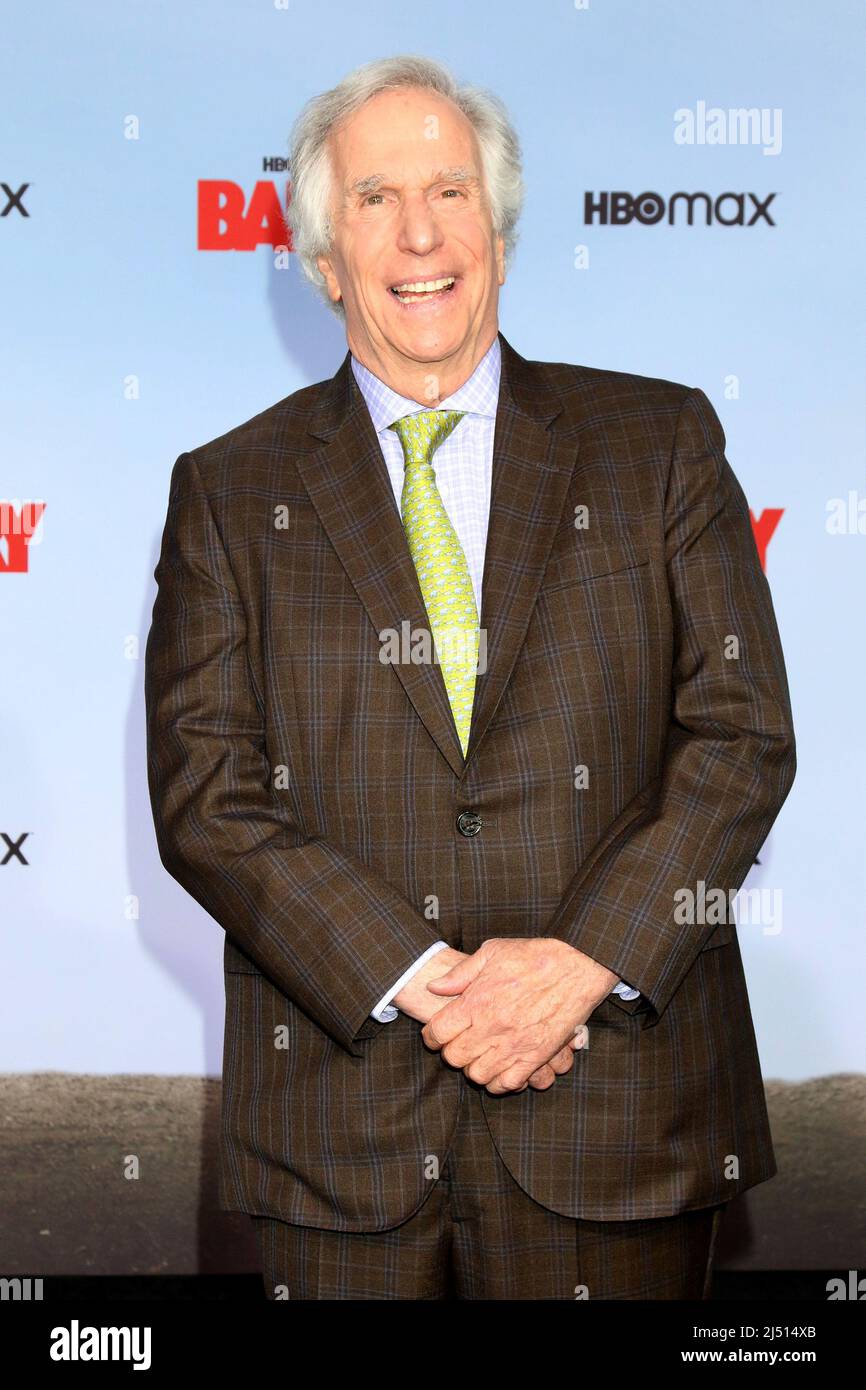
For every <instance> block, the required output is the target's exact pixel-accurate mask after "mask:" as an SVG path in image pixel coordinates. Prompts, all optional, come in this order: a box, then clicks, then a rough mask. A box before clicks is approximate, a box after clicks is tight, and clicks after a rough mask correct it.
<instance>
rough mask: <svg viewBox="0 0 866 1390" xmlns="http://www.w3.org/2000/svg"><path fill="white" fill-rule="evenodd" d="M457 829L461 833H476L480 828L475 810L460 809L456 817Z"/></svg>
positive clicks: (479, 819)
mask: <svg viewBox="0 0 866 1390" xmlns="http://www.w3.org/2000/svg"><path fill="white" fill-rule="evenodd" d="M457 829H458V830H459V831H460V834H461V835H477V834H478V832H479V830H480V829H481V817H480V816H479V814H478V812H477V811H461V812H460V815H459V816H458V817H457Z"/></svg>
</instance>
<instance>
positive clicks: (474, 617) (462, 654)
mask: <svg viewBox="0 0 866 1390" xmlns="http://www.w3.org/2000/svg"><path fill="white" fill-rule="evenodd" d="M464 414H465V411H462V410H425V411H422V412H421V413H420V414H418V415H404V417H403V419H402V420H395V421H394V423H393V425H389V426H388V428H389V429H392V430H394V432H395V433H396V434H397V436H398V438H399V440H400V443H401V444H402V445H403V457H404V459H405V463H406V473H405V476H404V478H403V495H402V497H401V499H400V512H401V515H402V517H403V527H404V530H405V532H406V539H407V540H408V542H409V552H410V554H411V556H412V560H413V563H414V565H415V570H416V572H417V575H418V583H419V584H420V586H421V593H422V595H423V598H424V604H425V607H426V609H427V617H428V619H429V621H430V631H431V634H432V637H433V642H434V644H435V648H436V655H437V658H438V661H439V665H440V666H441V668H442V677H443V679H444V681H445V689H446V690H447V691H448V699H449V701H450V702H451V711H452V714H453V715H454V723H455V725H456V727H457V734H458V737H459V739H460V746H461V747H462V749H463V756H464V757H465V756H466V749H467V747H468V744H469V725H470V723H471V720H472V701H473V698H474V695H475V672H476V670H477V666H478V640H479V625H478V610H477V608H476V605H475V594H474V592H473V589H472V579H471V576H470V574H469V566H468V565H467V563H466V556H465V555H464V553H463V547H462V545H461V544H460V541H459V540H458V538H457V532H456V531H455V530H454V527H453V526H452V525H451V522H450V520H449V517H448V513H447V512H446V510H445V506H444V503H443V501H442V498H441V497H440V495H439V489H438V487H437V486H436V475H435V473H434V472H433V464H432V462H431V460H432V458H433V455H434V453H435V452H436V450H437V449H438V447H439V445H440V444H441V443H442V442H443V441H444V440H445V439H447V438H448V435H449V434H450V433H451V431H452V430H453V429H454V426H455V425H456V424H457V423H458V421H459V420H462V418H463V416H464Z"/></svg>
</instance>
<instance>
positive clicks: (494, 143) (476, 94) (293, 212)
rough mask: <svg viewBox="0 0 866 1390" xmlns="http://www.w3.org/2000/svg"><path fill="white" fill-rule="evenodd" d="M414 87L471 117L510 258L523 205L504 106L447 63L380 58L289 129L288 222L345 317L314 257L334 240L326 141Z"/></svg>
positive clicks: (317, 280)
mask: <svg viewBox="0 0 866 1390" xmlns="http://www.w3.org/2000/svg"><path fill="white" fill-rule="evenodd" d="M400 87H417V88H420V89H422V90H424V91H430V92H437V93H438V94H439V95H440V96H443V97H447V98H448V99H449V100H451V101H453V102H454V104H455V106H457V107H458V109H459V110H460V111H462V112H463V114H464V116H466V118H467V119H468V120H469V121H470V122H471V124H472V127H473V129H474V131H475V136H476V139H477V141H478V147H479V151H480V155H481V169H482V176H483V184H484V188H485V191H486V194H487V198H488V200H489V204H490V214H491V220H492V222H493V230H494V234H495V235H497V236H501V237H502V238H503V241H504V243H505V263H506V266H507V265H508V264H509V262H510V260H511V257H512V255H513V252H514V247H515V245H516V242H517V220H518V218H519V216H520V209H521V206H522V204H523V178H522V174H521V166H520V143H519V141H518V138H517V134H516V132H515V130H514V127H513V126H512V124H511V121H510V119H509V117H508V113H507V112H506V110H505V107H504V105H503V104H502V102H501V101H500V100H499V98H498V97H496V96H494V94H493V93H492V92H488V91H485V90H483V89H482V88H480V87H467V86H460V85H459V84H458V83H457V82H456V81H455V79H454V78H453V77H452V75H451V73H450V72H449V71H448V69H447V68H444V67H443V66H442V65H441V64H440V63H436V62H433V60H432V59H430V58H423V57H420V56H418V55H414V54H409V55H404V56H400V57H395V58H380V59H378V60H377V61H376V62H373V63H367V64H365V66H364V67H360V68H356V69H355V71H354V72H350V73H349V75H348V76H347V77H344V78H343V80H342V82H340V83H338V85H337V86H336V87H332V88H331V90H330V91H328V92H322V93H321V94H320V95H319V96H315V97H313V98H312V99H311V100H310V101H308V102H307V104H306V106H304V108H303V110H302V111H301V114H300V115H299V117H298V119H297V121H296V122H295V125H294V128H293V130H292V134H291V138H290V142H289V146H290V153H289V165H290V170H291V174H290V177H291V193H290V197H289V201H288V205H287V208H286V221H287V223H288V225H289V227H290V228H291V232H292V244H293V248H294V251H295V253H296V254H297V256H298V259H299V261H300V263H301V267H302V269H303V271H304V274H305V275H306V276H307V278H308V279H309V280H310V281H311V282H312V283H313V285H314V286H315V287H316V289H317V290H318V291H319V293H320V294H321V295H322V297H323V298H324V300H325V302H326V303H327V305H328V307H329V308H330V309H332V310H333V311H334V312H335V313H336V314H338V315H339V316H340V317H341V318H342V317H344V314H345V310H344V309H343V303H342V300H338V301H337V302H336V303H335V302H334V301H333V300H332V299H331V298H330V296H329V295H328V290H327V284H326V281H325V277H324V275H323V274H322V272H321V271H320V270H319V268H318V266H317V265H316V258H317V256H321V255H326V254H327V253H328V252H329V251H330V249H331V246H332V237H333V225H332V223H331V219H330V211H329V210H330V200H331V184H332V170H331V160H330V153H329V150H328V140H329V137H330V136H331V134H332V133H333V132H334V131H335V130H336V128H337V127H338V126H339V125H340V124H341V123H342V122H343V121H345V120H346V118H347V117H348V116H351V115H352V114H353V112H355V111H357V110H358V109H359V107H361V106H363V105H364V104H365V102H368V101H370V99H371V98H372V97H375V96H378V94H379V93H380V92H385V91H393V90H395V89H397V88H400Z"/></svg>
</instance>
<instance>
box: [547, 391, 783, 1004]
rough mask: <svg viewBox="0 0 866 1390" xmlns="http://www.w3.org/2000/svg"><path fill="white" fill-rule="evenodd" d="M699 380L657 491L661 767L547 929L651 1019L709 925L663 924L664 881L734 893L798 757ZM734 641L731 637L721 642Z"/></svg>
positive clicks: (749, 548)
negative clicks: (667, 647)
mask: <svg viewBox="0 0 866 1390" xmlns="http://www.w3.org/2000/svg"><path fill="white" fill-rule="evenodd" d="M724 451H725V436H724V433H723V430H722V427H721V424H720V423H719V420H718V417H717V416H716V414H715V412H714V410H713V408H712V406H711V405H710V402H709V401H708V399H707V397H706V396H705V395H704V393H703V392H702V391H699V390H693V391H690V392H689V393H688V395H687V396H686V397H685V399H684V401H683V404H682V407H681V410H680V414H679V419H678V422H677V428H676V433H675V438H674V445H673V451H672V458H671V463H670V471H669V476H668V481H667V489H666V497H665V525H664V529H665V545H666V562H667V574H668V584H669V591H670V598H671V607H672V613H673V640H674V648H673V669H672V674H671V714H670V728H669V736H668V743H667V750H666V756H665V760H664V764H663V767H662V769H661V773H660V776H659V777H658V778H657V780H656V781H655V782H654V783H653V784H652V785H650V786H648V787H646V788H645V789H644V790H643V791H642V792H641V793H640V794H639V796H638V797H637V798H635V800H634V802H632V803H629V805H628V806H627V807H626V808H625V809H624V811H623V813H622V815H621V816H620V817H618V818H617V820H616V821H614V823H613V824H612V826H611V827H610V829H609V831H608V833H607V834H606V835H605V836H604V837H603V838H602V840H601V842H600V843H599V844H598V845H597V846H596V847H595V849H594V850H593V851H592V852H591V853H590V855H589V856H588V858H587V860H586V861H585V862H584V864H583V865H582V866H581V868H580V869H579V871H578V873H577V874H576V875H575V877H574V879H573V880H572V882H571V883H570V885H569V887H568V889H567V891H566V893H565V894H564V895H563V898H562V899H561V901H560V904H559V906H558V908H557V910H556V912H555V914H554V919H553V922H552V926H551V929H550V931H549V933H548V934H549V935H551V936H557V937H560V938H562V939H564V940H567V941H568V942H569V943H570V944H571V945H573V946H576V947H577V948H578V949H579V950H581V951H584V952H585V953H586V954H587V955H589V956H592V957H593V958H594V959H595V960H597V961H599V962H600V963H601V964H603V965H606V966H607V967H608V968H609V969H611V970H613V971H615V972H616V974H617V975H619V976H620V977H621V978H622V979H624V980H628V982H629V984H631V985H633V986H634V988H635V989H638V990H639V991H640V993H641V996H642V998H641V1001H640V1002H638V1003H632V1004H630V1005H624V1006H623V1007H625V1008H626V1009H627V1011H628V1012H632V1013H636V1012H640V1013H642V1015H643V1017H642V1022H643V1025H644V1026H650V1025H652V1024H654V1023H656V1022H658V1019H659V1017H660V1016H661V1014H662V1013H663V1011H664V1010H665V1009H666V1008H667V1005H668V1004H669V1003H670V1001H671V999H672V998H673V996H674V994H675V993H676V991H677V989H678V987H679V986H680V984H681V983H682V981H683V979H684V977H685V976H686V974H687V972H688V971H689V970H690V969H691V967H692V966H693V965H694V963H695V961H696V959H697V956H698V954H699V952H700V951H701V950H702V949H703V947H704V946H705V945H706V944H707V942H708V939H709V937H710V936H711V934H712V932H713V931H714V929H715V926H714V924H713V923H710V924H704V925H702V924H700V923H697V922H694V923H693V922H690V923H687V924H677V922H676V920H675V907H676V905H677V899H676V898H675V894H676V893H677V891H678V890H682V889H690V890H691V891H692V892H694V893H697V891H698V881H699V880H703V881H704V883H705V885H706V891H707V892H709V891H710V889H712V888H721V889H723V890H724V891H725V892H728V891H729V890H732V889H733V890H734V891H736V890H738V889H739V888H740V887H741V885H742V883H743V881H744V880H745V878H746V875H747V874H748V872H749V869H750V868H751V865H752V863H753V862H754V859H755V856H756V854H757V852H758V850H759V849H760V847H761V845H762V844H763V842H764V840H765V839H766V836H767V834H768V833H769V830H770V827H771V826H772V824H773V821H774V820H775V818H776V816H777V814H778V812H779V809H780V807H781V806H782V803H783V802H784V800H785V798H786V796H787V794H788V791H789V789H790V787H791V783H792V782H793V780H794V773H795V769H796V754H795V741H794V731H793V725H792V716H791V706H790V699H789V692H788V684H787V678H786V674H785V666H784V659H783V655H782V647H781V642H780V639H779V633H778V629H777V626H776V620H775V615H774V613H773V606H772V601H771V599H770V590H769V586H768V584H767V580H766V578H765V576H764V573H763V571H762V569H761V564H760V560H759V558H758V552H757V548H756V546H755V541H754V537H753V534H752V528H751V522H750V518H749V508H748V503H747V502H746V499H745V496H744V494H743V491H742V488H741V487H740V484H739V483H738V481H737V479H736V477H735V475H734V473H733V471H732V469H731V467H730V465H729V463H728V462H727V459H726V458H725V452H724ZM732 638H733V639H737V642H738V650H737V649H735V648H733V646H732V643H731V639H732Z"/></svg>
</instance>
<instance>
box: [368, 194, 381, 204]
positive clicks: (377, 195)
mask: <svg viewBox="0 0 866 1390" xmlns="http://www.w3.org/2000/svg"><path fill="white" fill-rule="evenodd" d="M381 196H382V194H381V193H368V194H367V196H366V198H365V199H364V203H365V204H366V203H369V201H370V199H371V198H381Z"/></svg>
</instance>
